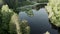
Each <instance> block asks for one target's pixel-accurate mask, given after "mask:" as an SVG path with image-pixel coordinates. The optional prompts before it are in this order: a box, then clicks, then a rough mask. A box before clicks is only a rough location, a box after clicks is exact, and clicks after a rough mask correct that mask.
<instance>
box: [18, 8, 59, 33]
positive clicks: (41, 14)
mask: <svg viewBox="0 0 60 34" xmlns="http://www.w3.org/2000/svg"><path fill="white" fill-rule="evenodd" d="M33 14H34V16H32V17H30V16H28V15H27V14H26V13H25V12H20V13H19V16H20V19H21V20H23V19H26V20H27V21H28V24H29V26H30V28H31V33H30V34H44V33H45V32H46V31H48V32H50V33H51V34H58V30H56V29H53V28H52V26H51V24H50V23H49V19H48V14H47V13H46V10H45V8H40V9H39V10H38V11H37V10H34V9H33Z"/></svg>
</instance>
